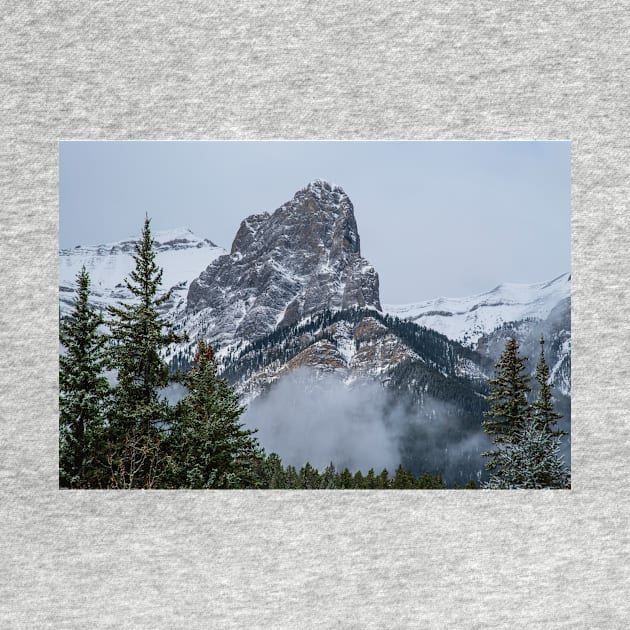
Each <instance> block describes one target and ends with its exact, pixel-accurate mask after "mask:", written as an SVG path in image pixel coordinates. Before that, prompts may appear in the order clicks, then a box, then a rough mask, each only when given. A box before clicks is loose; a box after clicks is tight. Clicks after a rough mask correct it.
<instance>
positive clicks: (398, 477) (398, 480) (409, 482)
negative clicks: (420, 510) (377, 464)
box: [391, 464, 416, 490]
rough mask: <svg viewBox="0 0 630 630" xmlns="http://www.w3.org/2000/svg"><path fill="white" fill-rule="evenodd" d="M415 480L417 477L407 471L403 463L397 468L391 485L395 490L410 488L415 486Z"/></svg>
mask: <svg viewBox="0 0 630 630" xmlns="http://www.w3.org/2000/svg"><path fill="white" fill-rule="evenodd" d="M415 482H416V479H415V477H414V476H413V475H412V474H411V473H410V472H408V471H406V470H405V469H404V468H403V467H402V464H401V465H400V466H398V468H397V469H396V474H395V475H394V478H393V479H392V485H391V487H392V489H393V490H408V489H410V488H413V487H414V486H415Z"/></svg>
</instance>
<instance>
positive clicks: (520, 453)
mask: <svg viewBox="0 0 630 630" xmlns="http://www.w3.org/2000/svg"><path fill="white" fill-rule="evenodd" d="M569 479H570V477H569V471H568V469H567V468H566V466H565V465H564V462H563V459H562V456H561V455H560V445H559V440H558V437H557V436H555V435H553V434H552V433H551V432H550V431H548V430H547V429H546V428H545V427H540V426H538V425H537V424H536V422H535V421H534V420H530V421H529V422H527V424H526V425H525V426H524V427H523V428H522V429H520V430H519V432H518V439H517V440H515V441H514V442H513V443H511V444H509V445H506V447H505V448H502V449H501V450H500V452H499V453H498V455H497V472H496V473H495V474H493V475H491V477H490V480H489V481H488V482H487V483H486V484H484V488H490V489H521V488H522V489H533V488H536V489H538V488H568V487H569V483H570V481H569Z"/></svg>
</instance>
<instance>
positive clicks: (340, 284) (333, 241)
mask: <svg viewBox="0 0 630 630" xmlns="http://www.w3.org/2000/svg"><path fill="white" fill-rule="evenodd" d="M354 306H357V307H370V308H374V309H377V310H379V311H380V310H381V304H380V300H379V281H378V274H377V273H376V271H375V270H374V268H373V267H372V265H370V263H369V262H368V261H367V260H365V259H364V258H363V257H362V256H361V248H360V239H359V233H358V230H357V223H356V220H355V217H354V208H353V205H352V202H351V201H350V199H349V197H348V195H346V193H345V192H344V191H343V190H342V189H341V188H339V187H338V186H331V185H330V184H329V183H327V182H324V181H321V180H316V181H314V182H312V183H310V184H309V185H308V186H307V187H306V188H304V189H302V190H300V191H298V192H297V193H296V194H295V196H294V197H293V199H291V200H290V201H288V202H287V203H285V204H284V205H282V206H281V207H280V208H278V209H277V210H276V211H275V212H273V213H271V214H270V213H268V212H264V213H262V214H254V215H251V216H249V217H248V218H246V219H245V220H244V221H243V222H242V223H241V225H240V228H239V230H238V232H237V234H236V237H235V238H234V242H233V244H232V248H231V251H230V254H227V255H225V256H220V257H219V258H217V259H216V260H214V261H213V262H212V263H211V264H210V265H209V266H208V268H207V269H206V270H205V271H204V272H202V273H201V275H200V276H199V277H198V278H197V279H196V280H194V281H193V282H192V283H191V285H190V289H189V291H188V300H187V307H186V313H187V316H188V318H189V320H190V324H189V326H190V328H189V329H190V330H191V331H192V330H196V334H195V335H194V336H197V337H199V336H202V335H203V336H204V337H205V338H207V339H210V340H211V341H212V343H214V344H216V345H218V346H225V345H226V344H229V343H233V342H235V341H237V340H247V341H252V340H254V339H256V338H258V337H261V336H262V335H265V334H267V333H269V332H270V331H272V330H274V329H275V328H277V327H285V326H291V325H293V324H295V323H296V322H298V321H300V320H301V319H303V318H304V317H306V316H308V315H311V314H315V313H319V312H322V311H324V310H326V309H330V310H337V309H347V308H351V307H354Z"/></svg>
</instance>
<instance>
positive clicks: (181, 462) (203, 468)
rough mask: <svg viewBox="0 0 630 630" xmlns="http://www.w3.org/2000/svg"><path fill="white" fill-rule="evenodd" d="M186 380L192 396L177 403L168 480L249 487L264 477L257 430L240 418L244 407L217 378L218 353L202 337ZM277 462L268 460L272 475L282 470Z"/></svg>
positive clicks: (204, 485)
mask: <svg viewBox="0 0 630 630" xmlns="http://www.w3.org/2000/svg"><path fill="white" fill-rule="evenodd" d="M183 383H184V385H185V386H186V387H187V389H188V395H187V396H185V397H184V398H183V399H182V400H181V401H180V402H179V403H178V404H177V406H176V408H175V413H174V417H173V422H172V425H171V432H170V436H169V445H170V452H171V477H170V482H171V483H172V484H173V485H174V486H175V487H179V488H246V487H256V486H257V485H258V484H259V482H261V481H264V480H261V479H260V478H259V475H260V465H259V460H261V458H262V454H261V451H260V447H259V446H258V442H257V440H256V439H255V438H254V437H253V433H254V432H253V431H251V430H249V429H244V428H243V426H242V425H241V424H240V423H239V418H240V416H241V414H242V413H243V411H244V409H245V408H244V407H242V406H241V405H240V403H239V399H238V395H237V394H236V392H235V391H234V390H233V389H232V388H231V387H230V386H229V385H228V384H227V383H226V382H225V380H223V379H220V378H218V377H217V362H216V360H215V358H214V353H213V351H212V348H211V347H210V346H209V345H206V344H205V342H204V341H203V340H202V341H200V342H199V345H198V349H197V354H196V355H195V367H194V368H193V369H192V370H191V371H190V372H188V373H187V374H186V375H185V376H184V378H183ZM275 457H276V458H277V456H275ZM278 462H279V458H278V459H277V460H276V459H272V461H271V462H270V463H269V466H270V468H271V477H273V475H274V473H275V474H276V475H278ZM269 482H271V479H269ZM274 483H275V484H278V483H280V479H278V478H276V479H275V480H274Z"/></svg>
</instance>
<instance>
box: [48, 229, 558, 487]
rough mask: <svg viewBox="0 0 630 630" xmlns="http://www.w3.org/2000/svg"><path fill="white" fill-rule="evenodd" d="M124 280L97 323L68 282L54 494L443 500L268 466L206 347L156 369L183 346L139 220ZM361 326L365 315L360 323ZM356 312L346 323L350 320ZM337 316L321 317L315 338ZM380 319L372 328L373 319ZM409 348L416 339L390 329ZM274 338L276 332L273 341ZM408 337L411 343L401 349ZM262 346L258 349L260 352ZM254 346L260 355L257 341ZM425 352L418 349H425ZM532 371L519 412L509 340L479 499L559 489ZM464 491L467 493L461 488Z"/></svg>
mask: <svg viewBox="0 0 630 630" xmlns="http://www.w3.org/2000/svg"><path fill="white" fill-rule="evenodd" d="M133 259H134V262H135V268H134V269H133V270H132V271H131V273H130V274H129V277H128V278H127V279H125V285H126V287H127V289H128V290H129V291H130V293H131V295H132V296H133V298H134V299H133V300H132V301H131V302H130V303H126V302H121V303H119V304H117V305H116V306H110V307H109V308H108V309H107V317H105V316H104V315H103V314H102V313H100V312H98V311H96V310H95V309H94V308H93V307H92V306H91V304H90V300H89V298H90V278H89V274H88V272H87V271H86V269H85V267H84V268H83V269H82V270H81V271H80V272H79V274H78V276H77V290H76V292H77V295H76V300H75V305H74V309H73V312H72V313H71V314H70V316H69V317H68V318H66V319H64V320H62V321H61V323H60V341H61V344H62V346H63V348H64V351H63V352H62V353H61V354H60V357H59V411H60V419H59V429H60V430H59V484H60V486H61V487H67V488H276V489H281V488H287V489H405V488H409V489H411V488H444V487H445V485H444V482H443V480H442V478H441V476H440V475H439V474H434V475H432V474H429V473H423V474H419V475H414V474H413V473H412V472H410V471H409V470H406V469H405V468H404V467H403V466H402V465H401V466H399V467H398V469H397V470H396V471H395V473H394V475H393V476H390V474H389V472H388V471H387V470H383V471H381V472H380V473H378V474H377V473H376V472H375V471H374V470H372V469H371V470H369V471H368V472H367V473H366V474H365V475H364V474H363V472H361V471H356V472H354V473H352V472H351V471H349V470H348V469H347V468H345V469H343V470H341V471H338V470H336V469H335V467H334V465H333V464H332V463H331V464H330V465H329V466H328V467H326V468H325V469H324V470H323V471H321V472H320V471H318V470H317V468H315V467H313V466H312V465H311V464H310V463H307V464H305V465H304V466H303V467H302V468H300V469H299V470H297V469H296V468H295V467H293V466H290V465H288V466H285V465H283V463H282V461H281V460H280V457H279V456H278V455H277V454H274V453H272V454H269V455H267V454H266V453H265V451H264V449H263V448H262V447H261V446H260V444H259V443H258V440H257V439H256V435H255V433H256V432H255V431H254V430H251V429H247V428H245V427H244V425H243V424H242V423H241V422H240V417H241V415H242V413H243V411H244V409H245V408H244V407H243V406H242V405H241V404H240V402H239V397H238V394H237V393H236V391H235V389H234V388H233V387H231V386H230V385H229V384H228V383H227V381H226V380H225V379H224V378H221V377H219V374H218V372H219V366H218V362H217V358H216V357H215V355H214V351H213V349H212V347H211V346H210V345H209V344H207V343H205V341H203V340H201V341H199V343H198V344H197V347H196V353H195V355H194V360H193V365H192V369H190V370H189V371H187V372H185V373H182V372H179V371H176V372H175V373H173V372H171V371H169V366H168V365H167V363H166V362H165V361H164V359H163V358H162V357H163V356H164V351H165V350H166V349H167V348H168V347H169V346H170V345H171V344H175V343H183V342H185V341H189V340H188V339H187V337H186V336H185V335H183V334H179V332H177V331H176V330H175V329H174V328H173V327H172V326H171V325H170V323H169V322H168V321H167V319H166V318H165V317H164V316H163V315H161V306H162V305H164V304H165V303H166V302H167V301H168V300H169V299H170V292H166V293H164V294H162V295H160V292H159V289H160V286H161V281H162V270H161V269H160V268H159V267H158V265H157V264H156V261H155V251H154V248H153V240H152V238H151V230H150V220H149V218H148V217H147V218H146V219H145V222H144V227H143V230H142V235H141V238H140V240H139V241H138V242H137V243H136V246H135V251H134V253H133ZM370 314H371V315H372V313H370ZM362 315H363V314H362V313H359V312H357V313H356V314H351V315H350V316H352V317H357V318H359V317H361V316H362ZM348 316H349V314H348V313H343V314H339V313H330V312H327V313H325V314H324V315H323V316H322V317H323V320H325V321H323V320H322V321H321V322H320V321H317V322H310V323H308V324H307V326H310V327H313V329H316V328H317V327H318V326H319V327H321V326H322V325H324V324H325V323H327V322H328V321H329V320H330V321H334V320H335V319H336V318H347V317H348ZM381 317H382V316H381ZM386 323H387V324H388V325H389V326H392V325H394V326H397V327H398V328H399V329H400V330H399V331H398V332H399V333H404V334H405V336H406V337H408V338H409V341H414V345H417V344H418V341H419V340H418V339H416V338H415V337H417V336H418V334H420V333H418V331H415V330H414V331H413V335H412V331H408V330H407V329H406V328H405V326H404V324H403V323H401V322H399V321H395V320H393V319H391V318H390V319H389V320H388V321H387V322H386ZM273 334H274V335H277V336H278V337H280V336H282V335H285V334H286V331H277V332H275V333H273ZM421 336H423V337H425V338H426V339H428V340H430V341H431V342H433V346H432V349H433V350H434V354H435V360H436V361H442V362H444V361H446V362H447V363H448V362H449V361H452V360H453V357H452V356H451V355H450V354H449V347H448V345H445V344H444V342H443V339H442V337H441V336H438V335H437V333H436V334H435V335H434V336H431V335H430V334H429V333H428V332H426V331H424V330H421ZM412 337H414V338H413V339H412ZM269 341H270V340H265V342H266V343H269ZM258 343H261V342H260V341H259V342H258ZM424 345H426V340H425V344H424ZM540 345H541V352H540V358H539V361H538V364H537V366H536V373H535V380H536V381H537V383H538V398H537V399H536V400H535V401H534V402H532V403H530V402H529V401H528V394H529V393H530V392H531V387H530V378H529V375H528V374H527V370H526V365H525V361H526V357H522V356H520V354H519V347H518V343H517V341H516V340H515V339H514V338H511V339H510V340H509V341H508V343H507V345H506V348H505V351H504V352H503V354H502V355H501V357H500V359H499V361H498V363H497V364H496V366H495V376H494V379H491V380H490V381H489V390H488V391H489V393H488V395H487V396H486V401H487V403H489V410H488V411H487V412H486V413H485V420H484V421H483V422H482V423H481V424H482V427H483V429H484V431H485V432H486V433H487V434H488V436H490V438H491V440H492V443H493V446H494V448H493V450H491V451H488V452H486V453H483V456H484V457H486V458H487V464H486V467H487V469H488V471H489V473H490V478H489V481H487V482H486V483H484V484H483V487H486V488H567V487H570V473H569V471H568V469H567V467H566V466H565V464H564V462H563V459H562V456H561V455H560V438H561V436H562V435H563V434H565V433H564V432H562V431H560V430H559V429H558V427H557V421H558V419H559V418H560V414H558V413H557V412H556V410H555V408H554V402H553V397H552V394H551V382H550V380H551V379H550V374H549V368H548V366H547V363H546V361H545V356H544V339H543V338H541V340H540ZM172 382H178V383H180V384H181V385H182V386H183V387H184V388H185V391H186V394H185V395H184V396H183V398H182V399H181V400H180V401H179V402H177V403H176V404H175V405H172V404H171V403H169V401H168V399H167V398H166V397H165V396H164V394H163V391H164V388H165V387H166V386H168V385H169V384H170V383H172ZM465 487H468V488H474V487H478V486H477V483H476V482H474V481H470V482H468V483H467V484H466V486H465Z"/></svg>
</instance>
